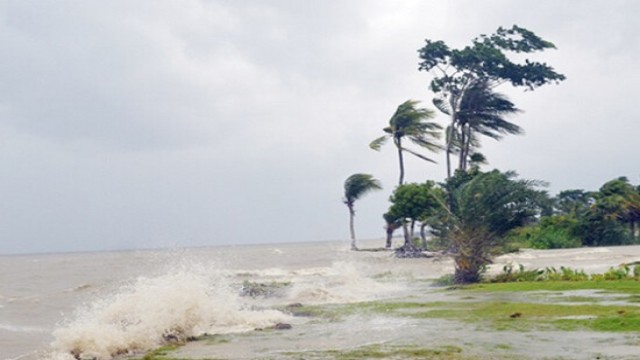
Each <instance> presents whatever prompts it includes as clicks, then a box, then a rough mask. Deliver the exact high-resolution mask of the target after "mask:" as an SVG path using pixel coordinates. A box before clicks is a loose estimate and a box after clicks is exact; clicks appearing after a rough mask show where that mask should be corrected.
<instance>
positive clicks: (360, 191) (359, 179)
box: [343, 174, 382, 250]
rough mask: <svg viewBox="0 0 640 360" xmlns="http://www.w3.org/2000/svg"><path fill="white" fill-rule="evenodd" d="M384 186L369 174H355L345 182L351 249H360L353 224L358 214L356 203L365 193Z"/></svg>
mask: <svg viewBox="0 0 640 360" xmlns="http://www.w3.org/2000/svg"><path fill="white" fill-rule="evenodd" d="M380 189H382V186H381V185H380V181H378V180H377V179H374V177H373V176H372V175H369V174H353V175H351V176H349V177H348V178H347V180H345V182H344V200H343V201H344V203H345V204H346V205H347V207H348V208H349V230H350V231H351V250H358V248H357V247H356V231H355V228H354V225H353V219H354V217H355V215H356V212H355V209H354V203H355V202H356V200H358V199H359V198H361V197H362V196H363V195H364V194H366V193H368V192H371V191H374V190H380Z"/></svg>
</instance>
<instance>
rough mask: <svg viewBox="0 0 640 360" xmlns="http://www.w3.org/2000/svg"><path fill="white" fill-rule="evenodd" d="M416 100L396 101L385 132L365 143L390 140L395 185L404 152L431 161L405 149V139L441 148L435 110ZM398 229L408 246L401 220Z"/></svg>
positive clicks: (375, 144) (375, 147) (433, 149)
mask: <svg viewBox="0 0 640 360" xmlns="http://www.w3.org/2000/svg"><path fill="white" fill-rule="evenodd" d="M418 103H419V101H416V100H407V101H405V102H404V103H402V104H400V106H398V108H397V109H396V111H395V113H394V114H393V116H391V119H389V126H387V127H385V128H384V129H382V130H383V131H384V132H385V133H386V134H385V135H383V136H381V137H379V138H377V139H375V140H373V141H372V142H371V144H369V147H370V148H372V149H373V150H376V151H379V150H380V148H381V147H382V145H384V144H385V143H386V142H387V141H388V140H389V139H392V140H393V144H394V145H395V147H396V150H397V151H398V165H399V168H400V178H399V180H398V185H402V184H403V183H404V153H405V152H407V153H409V154H411V155H413V156H416V157H418V158H420V159H422V160H425V161H428V162H431V163H435V161H434V160H433V159H431V158H429V157H426V156H425V155H422V154H420V153H418V152H417V151H415V150H412V149H409V148H408V147H407V146H406V144H405V140H406V141H407V142H410V143H413V144H415V145H417V146H419V147H420V148H423V149H426V150H428V151H431V152H436V151H439V150H440V149H441V146H440V145H439V144H438V139H439V138H440V135H441V130H442V127H441V126H440V125H439V124H438V123H436V122H433V121H430V120H431V119H433V117H434V116H435V113H434V112H433V111H432V110H429V109H426V108H418V107H416V106H417V105H418ZM386 226H387V229H390V228H391V227H392V226H394V224H393V223H389V222H388V221H387V225H386ZM402 231H403V233H404V247H405V248H408V247H410V246H411V238H410V236H409V232H408V229H407V225H406V224H404V223H402ZM388 242H389V241H387V243H388Z"/></svg>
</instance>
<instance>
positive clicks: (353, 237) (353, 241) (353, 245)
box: [347, 204, 358, 250]
mask: <svg viewBox="0 0 640 360" xmlns="http://www.w3.org/2000/svg"><path fill="white" fill-rule="evenodd" d="M347 206H348V207H349V230H350V231H351V250H358V247H357V246H356V229H355V226H354V224H353V221H354V218H355V216H356V212H355V211H354V210H353V205H352V204H348V205H347Z"/></svg>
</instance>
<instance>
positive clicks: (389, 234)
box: [385, 224, 395, 249]
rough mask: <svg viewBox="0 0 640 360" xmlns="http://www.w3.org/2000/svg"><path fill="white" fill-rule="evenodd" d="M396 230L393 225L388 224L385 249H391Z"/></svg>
mask: <svg viewBox="0 0 640 360" xmlns="http://www.w3.org/2000/svg"><path fill="white" fill-rule="evenodd" d="M394 230H395V228H394V227H393V226H392V225H391V224H387V243H386V244H385V247H386V248H387V249H391V242H392V240H393V231H394Z"/></svg>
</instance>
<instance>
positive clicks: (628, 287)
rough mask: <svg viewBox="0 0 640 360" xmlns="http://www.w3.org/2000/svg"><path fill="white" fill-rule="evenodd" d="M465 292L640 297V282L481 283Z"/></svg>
mask: <svg viewBox="0 0 640 360" xmlns="http://www.w3.org/2000/svg"><path fill="white" fill-rule="evenodd" d="M460 288H461V289H465V290H467V291H472V292H473V291H482V292H497V291H512V292H516V291H570V290H602V291H603V292H611V293H622V294H631V295H640V282H638V281H637V280H631V279H625V280H602V281H522V282H507V283H481V284H475V285H467V286H464V287H460Z"/></svg>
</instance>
